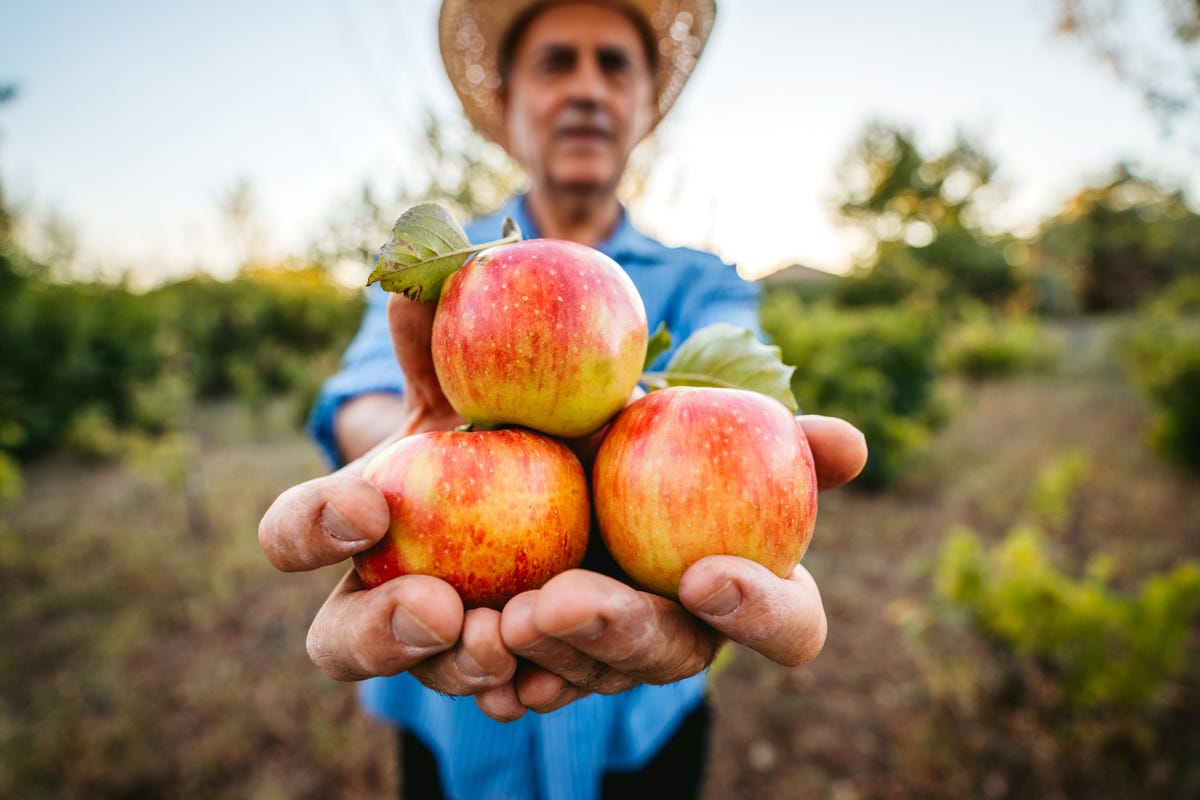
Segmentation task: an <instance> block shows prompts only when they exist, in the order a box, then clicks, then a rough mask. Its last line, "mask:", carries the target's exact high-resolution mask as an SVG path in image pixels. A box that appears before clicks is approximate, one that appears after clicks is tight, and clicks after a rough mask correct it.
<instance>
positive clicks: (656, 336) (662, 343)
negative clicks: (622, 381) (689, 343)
mask: <svg viewBox="0 0 1200 800" xmlns="http://www.w3.org/2000/svg"><path fill="white" fill-rule="evenodd" d="M670 349H671V332H670V331H669V330H667V323H665V322H660V323H658V327H657V328H655V329H654V333H653V334H652V335H651V336H650V341H648V342H647V343H646V363H645V364H643V365H642V369H643V370H647V369H650V365H651V364H653V363H654V359H656V358H658V357H659V356H661V355H662V354H663V353H665V352H667V351H668V350H670Z"/></svg>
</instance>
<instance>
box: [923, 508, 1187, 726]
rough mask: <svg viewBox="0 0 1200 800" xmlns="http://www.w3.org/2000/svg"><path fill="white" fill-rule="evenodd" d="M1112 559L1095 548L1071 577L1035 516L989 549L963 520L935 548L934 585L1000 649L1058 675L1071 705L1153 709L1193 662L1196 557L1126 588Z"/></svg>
mask: <svg viewBox="0 0 1200 800" xmlns="http://www.w3.org/2000/svg"><path fill="white" fill-rule="evenodd" d="M1112 568H1113V564H1112V561H1111V559H1110V558H1108V557H1106V556H1104V555H1102V554H1099V555H1095V556H1093V557H1092V558H1091V559H1090V560H1089V562H1088V564H1087V565H1086V567H1085V568H1084V573H1083V575H1082V576H1081V577H1079V578H1074V577H1071V576H1070V575H1068V574H1066V573H1064V572H1063V571H1062V570H1061V569H1060V568H1059V567H1058V566H1056V565H1055V563H1054V561H1053V559H1052V557H1051V555H1050V546H1049V544H1048V542H1047V540H1046V538H1045V535H1044V534H1043V533H1042V532H1041V531H1039V530H1038V529H1037V528H1034V527H1032V526H1020V527H1016V528H1014V529H1013V530H1012V531H1010V532H1009V534H1008V536H1007V537H1006V538H1005V539H1004V540H1003V541H1002V542H1000V543H999V544H998V545H997V546H995V547H993V548H991V549H989V550H985V549H984V548H983V545H982V544H981V542H980V540H979V537H978V536H976V535H975V534H974V533H972V532H971V531H969V530H966V529H959V530H957V531H956V532H954V533H953V534H952V535H951V536H950V537H949V538H948V539H947V541H946V543H945V544H944V545H943V547H942V549H941V550H940V551H939V553H938V555H937V557H936V558H935V563H934V586H935V592H936V595H937V599H938V600H939V601H940V602H942V603H945V604H947V605H948V606H949V608H950V610H952V611H955V612H962V613H964V614H965V615H966V617H967V620H968V622H969V624H970V625H971V626H972V627H973V628H974V629H976V630H978V631H979V632H980V633H981V634H982V635H983V636H984V637H985V638H986V639H987V640H988V641H989V643H990V644H991V646H992V647H993V648H994V649H996V650H997V651H999V654H998V655H997V658H1001V659H1015V660H1016V661H1022V660H1025V661H1028V664H1027V666H1028V667H1029V668H1030V669H1036V670H1038V671H1039V672H1042V673H1043V674H1044V675H1045V676H1046V677H1052V678H1053V679H1054V682H1055V686H1056V689H1057V690H1058V691H1061V693H1062V697H1061V701H1062V703H1063V704H1064V705H1065V706H1066V707H1069V708H1072V709H1097V708H1107V707H1112V708H1146V709H1150V710H1153V709H1154V708H1157V707H1159V706H1162V705H1164V704H1166V703H1167V702H1168V701H1169V699H1170V694H1171V692H1172V691H1174V690H1175V687H1176V683H1177V682H1178V681H1179V679H1180V678H1181V676H1182V673H1183V670H1184V668H1185V667H1186V666H1187V660H1186V656H1187V644H1188V635H1189V633H1190V631H1191V625H1192V623H1193V622H1194V620H1195V617H1196V614H1197V612H1200V565H1197V564H1195V563H1191V562H1188V563H1183V564H1180V565H1178V566H1177V567H1176V568H1174V569H1173V570H1171V571H1170V572H1168V573H1166V574H1164V575H1159V576H1154V577H1152V578H1149V579H1148V580H1146V582H1145V583H1143V584H1142V586H1141V588H1140V589H1139V591H1138V592H1136V593H1134V594H1132V595H1128V596H1127V595H1124V594H1121V593H1118V592H1117V591H1116V590H1115V589H1113V587H1112V585H1111V571H1112Z"/></svg>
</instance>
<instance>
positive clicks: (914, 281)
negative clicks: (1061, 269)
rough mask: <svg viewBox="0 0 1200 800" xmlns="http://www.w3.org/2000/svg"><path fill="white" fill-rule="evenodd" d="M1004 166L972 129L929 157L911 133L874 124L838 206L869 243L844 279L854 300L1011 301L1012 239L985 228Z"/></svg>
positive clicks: (849, 166) (849, 168) (855, 150)
mask: <svg viewBox="0 0 1200 800" xmlns="http://www.w3.org/2000/svg"><path fill="white" fill-rule="evenodd" d="M995 172H996V164H995V162H994V161H993V159H992V158H991V157H990V156H988V155H987V153H986V152H984V150H983V149H982V148H981V147H980V146H979V145H977V144H976V143H974V142H973V141H971V139H970V138H969V137H967V136H966V135H965V134H961V133H960V134H959V135H958V137H957V138H956V140H955V141H954V143H953V144H952V145H951V146H950V147H948V148H947V149H945V150H944V151H943V152H941V153H939V154H936V155H932V156H930V155H927V154H926V153H925V152H924V151H922V149H921V148H920V147H919V146H918V144H917V142H916V140H915V137H914V136H913V134H912V132H911V131H907V130H903V129H901V128H898V127H895V126H892V125H888V124H884V123H879V122H875V123H871V124H870V125H868V126H867V128H866V129H865V130H864V132H863V133H862V135H861V136H860V137H859V139H858V140H857V141H856V143H855V144H854V145H853V146H852V148H851V149H850V151H849V153H848V154H847V156H846V157H845V159H844V160H843V162H842V164H841V166H840V167H839V170H838V173H837V190H836V192H835V196H834V204H835V208H836V211H837V213H838V214H839V215H840V216H841V217H842V219H843V221H844V223H845V224H847V225H849V226H851V227H853V228H855V229H857V230H858V231H859V232H860V233H861V234H862V237H863V238H864V240H865V241H866V242H868V243H869V248H868V250H867V252H866V253H865V254H864V256H863V257H862V258H861V259H860V261H859V263H858V265H857V266H856V268H855V269H854V270H853V271H852V273H851V275H850V276H849V280H847V281H845V282H843V284H842V289H841V292H842V295H843V299H844V300H845V301H847V302H850V303H871V302H883V303H890V302H894V301H896V300H899V299H903V298H906V297H912V296H919V297H925V298H928V299H929V300H938V301H944V300H948V299H955V298H958V297H961V296H969V297H974V298H976V299H979V300H982V301H984V302H987V303H990V304H998V303H1002V302H1004V301H1005V300H1007V299H1009V298H1010V297H1011V296H1012V294H1013V293H1014V292H1015V291H1016V290H1017V288H1018V286H1019V282H1020V281H1019V278H1018V275H1017V274H1016V272H1015V271H1014V269H1013V267H1012V266H1011V265H1010V264H1009V263H1008V261H1007V260H1006V258H1005V247H1006V246H1007V245H1008V244H1009V243H1011V237H1007V236H1005V235H992V234H989V233H988V232H987V231H986V230H985V221H986V219H987V215H988V210H989V209H988V204H989V202H990V199H991V196H992V193H991V187H992V181H993V178H994V176H995Z"/></svg>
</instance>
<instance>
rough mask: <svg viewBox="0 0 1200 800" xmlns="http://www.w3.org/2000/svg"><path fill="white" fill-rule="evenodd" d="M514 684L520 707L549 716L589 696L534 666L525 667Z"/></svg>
mask: <svg viewBox="0 0 1200 800" xmlns="http://www.w3.org/2000/svg"><path fill="white" fill-rule="evenodd" d="M515 684H516V690H517V697H518V698H519V699H520V701H521V705H523V706H524V707H525V708H528V709H529V710H530V711H533V712H534V713H537V714H549V713H550V712H551V711H557V710H558V709H560V708H562V707H563V706H566V705H570V704H571V703H574V702H575V701H576V700H578V699H579V698H581V697H587V696H588V695H589V694H591V692H589V691H587V690H586V689H581V688H579V687H578V686H575V685H574V684H572V683H570V682H569V681H567V680H564V679H563V678H562V676H560V675H555V674H554V673H553V672H549V671H547V670H544V669H541V668H540V667H538V666H537V665H535V664H529V665H526V667H525V668H524V669H522V670H521V671H520V672H519V673H518V674H517V679H516V681H515Z"/></svg>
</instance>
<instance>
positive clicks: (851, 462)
mask: <svg viewBox="0 0 1200 800" xmlns="http://www.w3.org/2000/svg"><path fill="white" fill-rule="evenodd" d="M796 419H797V420H798V421H799V422H800V427H801V428H803V429H804V435H805V436H806V437H808V445H809V447H811V448H812V452H813V460H814V461H815V462H816V467H817V486H818V488H821V489H833V488H835V487H838V486H841V485H842V484H843V483H848V482H849V481H851V480H853V479H854V478H855V477H856V476H857V475H858V473H860V472H862V469H863V467H864V466H866V463H867V440H866V438H865V437H864V436H863V435H862V432H861V431H859V430H858V428H855V427H854V426H853V425H851V424H850V423H849V422H846V421H845V420H844V419H838V418H837V417H822V416H818V415H816V414H806V415H804V416H802V417H797V418H796Z"/></svg>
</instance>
